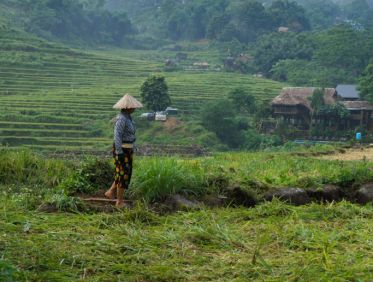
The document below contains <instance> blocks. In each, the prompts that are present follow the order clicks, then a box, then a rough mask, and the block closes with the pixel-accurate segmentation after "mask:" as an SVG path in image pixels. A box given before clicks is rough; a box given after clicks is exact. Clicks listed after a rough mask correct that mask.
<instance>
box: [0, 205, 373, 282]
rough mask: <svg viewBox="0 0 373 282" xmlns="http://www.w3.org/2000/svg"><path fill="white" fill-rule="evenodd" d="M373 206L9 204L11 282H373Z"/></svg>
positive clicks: (1, 219) (1, 266)
mask: <svg viewBox="0 0 373 282" xmlns="http://www.w3.org/2000/svg"><path fill="white" fill-rule="evenodd" d="M372 216H373V209H372V206H367V207H359V206H356V205H354V204H350V203H346V202H341V203H338V204H335V203H334V204H327V205H319V204H311V205H308V206H303V207H292V206H288V205H286V204H282V203H280V202H272V203H267V204H263V205H260V206H257V207H256V208H253V209H249V210H248V209H230V208H228V209H207V210H201V211H193V212H180V213H176V214H173V215H168V216H157V215H156V214H154V213H151V212H149V211H147V210H146V209H144V208H141V207H139V208H137V209H135V210H132V211H125V212H118V213H115V214H95V215H87V214H43V213H35V212H27V211H23V210H21V209H20V208H16V207H14V206H12V205H11V204H5V205H4V206H3V207H2V212H1V214H0V223H1V224H0V234H1V236H0V252H1V258H0V278H2V279H3V281H369V279H371V278H372V276H373V260H372V256H371V249H372V247H373V246H372V240H371V234H372V232H373V228H372V224H371V218H372Z"/></svg>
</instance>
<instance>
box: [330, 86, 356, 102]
mask: <svg viewBox="0 0 373 282" xmlns="http://www.w3.org/2000/svg"><path fill="white" fill-rule="evenodd" d="M335 90H336V91H337V94H338V96H339V97H341V99H342V100H343V101H356V100H359V99H360V92H359V90H358V89H357V86H356V85H354V84H340V85H338V86H337V88H336V89H335Z"/></svg>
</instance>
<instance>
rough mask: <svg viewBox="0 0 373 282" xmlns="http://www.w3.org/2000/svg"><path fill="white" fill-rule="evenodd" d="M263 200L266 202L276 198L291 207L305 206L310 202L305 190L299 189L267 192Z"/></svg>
mask: <svg viewBox="0 0 373 282" xmlns="http://www.w3.org/2000/svg"><path fill="white" fill-rule="evenodd" d="M264 198H265V199H266V200H267V201H272V199H273V198H278V199H279V200H281V201H284V202H288V203H290V204H293V205H305V204H308V203H310V202H311V198H310V197H309V196H308V194H307V192H306V190H303V189H300V188H281V189H277V190H273V191H270V192H268V193H267V194H266V195H265V196H264Z"/></svg>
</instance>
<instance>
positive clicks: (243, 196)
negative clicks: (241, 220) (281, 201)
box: [226, 186, 256, 207]
mask: <svg viewBox="0 0 373 282" xmlns="http://www.w3.org/2000/svg"><path fill="white" fill-rule="evenodd" d="M226 194H227V201H228V203H229V204H231V205H233V206H244V207H254V206H255V205H256V199H255V196H254V195H253V193H252V192H250V191H248V190H246V189H243V188H241V187H239V186H235V187H232V188H228V189H227V191H226Z"/></svg>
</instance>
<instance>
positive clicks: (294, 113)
mask: <svg viewBox="0 0 373 282" xmlns="http://www.w3.org/2000/svg"><path fill="white" fill-rule="evenodd" d="M315 90H316V88H315V87H287V88H283V89H282V91H281V94H280V95H279V96H277V97H276V98H274V99H273V100H272V103H271V104H272V109H273V114H274V116H275V117H277V118H280V119H283V120H285V121H286V122H287V123H290V124H293V125H295V126H297V127H298V128H300V129H309V128H310V125H311V117H312V108H311V102H310V98H311V97H312V95H313V93H314V91H315ZM336 101H337V92H336V90H335V89H334V88H325V89H324V102H325V104H334V103H336Z"/></svg>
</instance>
